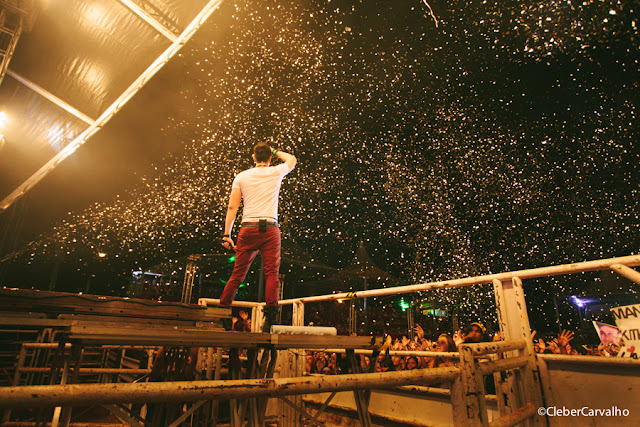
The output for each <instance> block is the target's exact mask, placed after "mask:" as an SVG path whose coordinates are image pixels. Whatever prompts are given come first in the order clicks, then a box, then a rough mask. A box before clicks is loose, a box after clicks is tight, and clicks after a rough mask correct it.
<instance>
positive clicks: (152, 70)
mask: <svg viewBox="0 0 640 427" xmlns="http://www.w3.org/2000/svg"><path fill="white" fill-rule="evenodd" d="M220 3H222V0H211V1H209V3H207V5H206V6H205V7H204V8H203V9H202V10H201V11H200V13H198V15H197V16H196V17H195V19H194V20H193V21H191V23H190V24H189V25H188V26H187V28H186V29H185V30H184V31H183V32H182V34H180V36H179V37H178V38H177V39H176V41H174V42H173V43H172V44H171V46H169V47H168V48H167V50H165V51H164V52H163V53H162V54H161V55H160V56H159V57H158V58H157V59H156V60H155V61H153V64H151V65H150V66H149V67H148V68H147V69H146V70H145V71H144V72H143V73H142V74H141V75H140V76H139V77H138V78H137V79H136V80H135V81H134V82H133V83H132V84H131V86H129V87H128V88H127V89H126V90H125V91H124V92H123V93H122V95H120V96H119V97H118V99H116V101H115V102H114V103H113V104H111V105H110V106H109V107H108V108H107V109H106V110H105V111H104V113H102V115H101V116H100V117H99V118H98V119H97V120H96V121H95V122H94V123H93V124H92V125H91V126H89V127H88V128H87V129H85V131H84V132H82V133H81V134H80V135H79V136H78V137H77V138H76V139H74V140H73V141H71V142H70V143H69V144H68V145H67V146H66V147H64V148H63V149H62V150H61V151H60V152H59V153H58V154H57V155H56V156H54V157H53V158H52V159H51V160H49V161H48V162H47V163H46V164H45V165H44V166H42V167H41V168H40V169H38V171H37V172H36V173H34V174H33V175H31V177H29V178H28V179H27V180H26V181H25V182H23V183H22V184H20V186H19V187H18V188H16V189H15V190H13V192H12V193H11V194H9V195H8V196H7V197H5V198H4V200H2V201H1V202H0V212H2V211H4V210H6V209H7V208H8V207H9V206H11V205H12V204H13V203H14V202H15V201H16V200H18V199H19V198H20V197H22V196H23V195H25V194H26V192H27V191H29V190H31V189H32V188H33V187H34V186H35V185H36V184H38V183H39V182H40V181H41V180H42V179H43V178H44V177H45V176H47V175H48V174H49V172H51V171H52V170H53V169H54V168H55V167H56V166H58V165H59V164H60V163H61V162H62V161H63V160H64V159H66V158H67V157H69V156H70V155H71V154H73V153H74V152H75V151H76V150H77V149H78V147H80V146H81V145H82V144H84V143H85V142H87V140H88V139H89V138H91V136H93V134H95V133H96V132H97V131H99V130H100V129H101V128H102V126H104V125H105V124H106V123H107V122H108V121H109V120H110V119H111V118H112V117H113V116H114V115H115V114H116V113H117V112H118V111H120V109H121V108H122V107H123V106H124V105H125V104H126V103H127V102H128V101H129V99H131V98H132V97H133V96H134V95H135V94H136V93H138V91H139V90H140V89H141V88H142V87H143V86H144V85H145V84H146V83H147V82H148V81H149V80H150V79H151V77H153V76H154V75H155V74H156V73H157V72H158V71H159V70H160V69H161V68H162V67H163V66H164V65H165V64H166V63H167V62H168V61H169V60H170V59H171V58H173V56H174V55H175V54H176V53H177V52H178V51H179V50H180V49H181V48H182V46H184V44H185V43H186V42H187V41H188V40H189V39H190V38H191V37H192V36H193V34H194V33H195V32H196V31H197V30H198V28H200V27H201V26H202V24H204V22H205V21H206V20H207V18H209V16H210V15H211V14H212V13H213V11H214V10H216V9H217V8H218V6H220Z"/></svg>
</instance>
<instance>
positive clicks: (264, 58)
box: [3, 0, 640, 327]
mask: <svg viewBox="0 0 640 427" xmlns="http://www.w3.org/2000/svg"><path fill="white" fill-rule="evenodd" d="M431 8H432V11H431ZM638 12H640V11H639V10H638V4H637V2H635V1H631V0H625V1H530V0H527V1H510V2H490V1H477V0H471V1H469V0H465V1H435V0H430V1H429V2H428V4H427V3H426V2H423V1H420V0H411V1H409V0H408V1H361V2H357V1H336V0H332V1H314V2H309V1H307V2H303V1H288V2H276V1H264V0H260V1H248V2H244V1H243V2H240V1H225V2H224V3H223V4H222V6H221V7H220V9H218V10H217V11H216V12H215V13H214V14H213V15H212V17H211V18H210V19H209V21H208V22H207V23H206V24H205V26H204V27H203V28H202V29H201V30H200V31H199V32H198V33H197V34H196V36H195V37H194V40H192V41H191V42H190V43H189V44H188V45H187V46H186V47H185V48H184V49H183V50H182V51H181V54H180V55H179V56H177V57H176V58H174V60H173V61H172V63H171V64H169V66H167V67H166V68H165V69H164V70H162V71H161V72H160V73H159V75H158V76H156V77H155V78H154V81H152V82H151V83H150V84H149V86H150V88H149V89H145V90H147V91H154V92H153V93H154V94H155V95H156V96H155V97H153V96H150V95H149V92H147V94H146V95H145V94H144V93H141V94H140V96H141V98H142V99H146V100H147V102H149V99H155V101H154V102H155V103H158V104H163V103H165V102H171V104H172V105H173V108H170V109H167V110H168V111H169V112H170V113H169V114H168V116H167V117H166V119H165V118H164V117H159V118H158V121H157V125H156V126H157V127H158V129H159V130H160V131H161V135H162V138H163V140H162V141H158V142H157V144H159V145H161V146H163V147H166V146H167V144H169V143H168V142H166V141H171V142H170V144H171V145H172V147H173V148H172V151H173V153H172V154H168V155H167V156H165V157H164V158H162V159H157V158H154V157H153V155H151V156H150V157H149V159H152V160H148V159H145V158H144V156H142V157H141V158H140V159H139V161H140V162H142V163H145V162H149V163H152V164H153V167H152V168H151V170H150V171H149V172H145V173H144V174H140V175H138V176H136V178H135V182H134V183H133V184H131V185H128V186H127V187H126V188H125V189H122V190H121V191H120V194H119V195H118V196H117V197H115V198H113V199H110V200H107V201H101V202H99V203H96V204H94V205H92V206H90V207H87V208H82V209H77V210H74V211H72V212H70V214H69V215H68V216H67V217H65V218H64V219H63V220H62V221H59V222H58V223H56V224H55V226H52V227H51V229H50V230H48V231H46V232H45V233H44V234H42V235H41V236H39V237H37V238H36V239H35V240H33V241H32V242H31V243H29V244H27V245H25V246H23V247H22V249H21V251H20V253H19V254H18V255H16V256H15V257H14V258H12V259H11V260H10V261H7V262H5V263H4V264H5V265H4V266H3V269H4V277H3V281H4V283H3V284H5V285H9V286H19V287H29V288H31V287H35V288H40V289H46V288H47V286H48V285H49V281H50V277H51V274H52V273H51V269H52V267H51V266H52V265H53V264H54V261H53V260H55V259H62V260H63V261H62V267H60V271H59V274H60V276H59V277H58V279H57V283H58V284H59V285H58V286H60V287H61V289H65V290H71V291H78V290H82V289H84V281H86V279H82V277H84V276H83V275H84V274H86V272H87V271H90V270H91V271H94V272H93V273H92V274H95V275H96V277H95V279H94V280H95V285H94V287H97V290H96V292H98V291H99V290H100V286H104V288H103V289H104V292H105V293H107V292H108V293H112V294H117V293H118V292H119V290H120V289H122V287H125V286H126V284H127V281H128V278H129V276H130V272H131V270H132V269H136V268H138V267H141V268H147V267H148V266H151V265H154V264H157V263H159V262H161V261H163V260H166V259H172V258H178V257H182V256H186V255H188V254H191V253H199V252H204V253H211V252H218V251H220V247H219V246H218V242H217V239H218V236H219V235H220V234H221V229H222V227H223V221H224V213H225V210H226V203H227V196H228V192H229V190H230V186H231V182H232V180H233V177H234V176H235V174H236V173H238V172H240V171H242V170H244V169H246V168H248V167H250V166H251V163H250V152H251V149H252V147H253V145H254V144H255V143H257V142H262V141H266V142H268V143H270V144H273V145H274V146H276V147H278V148H280V149H282V150H284V151H288V152H291V153H293V154H294V155H296V157H297V158H298V165H297V166H296V168H295V170H294V171H293V172H292V173H291V174H290V175H288V176H287V177H286V178H285V180H284V181H283V185H282V190H281V202H280V215H281V220H286V222H287V226H288V230H289V231H290V234H291V236H292V239H293V241H294V242H295V243H296V244H298V245H299V246H300V247H301V248H302V249H304V250H305V251H306V252H307V253H309V254H310V255H311V256H312V257H313V258H314V259H315V260H317V261H318V262H322V263H325V264H327V265H330V266H332V267H337V268H340V267H344V266H346V265H347V264H348V263H349V262H350V261H351V260H352V258H353V253H354V252H355V250H356V248H357V246H358V242H359V241H364V243H365V246H366V248H367V250H368V252H369V253H370V254H371V256H372V258H373V260H374V261H375V262H376V264H377V265H378V266H379V267H380V268H381V269H383V270H385V271H387V272H389V273H390V274H392V275H394V276H396V277H398V278H400V279H401V280H402V281H403V283H405V284H411V283H418V282H423V281H435V280H441V279H445V278H447V279H450V278H457V277H463V276H468V275H481V274H488V273H498V272H502V271H508V270H518V269H523V268H531V267H538V266H545V265H553V264H563V263H570V262H577V261H583V260H590V259H599V258H609V257H614V256H625V255H630V254H637V253H638V248H639V243H640V227H639V220H638V215H639V214H640V202H639V200H640V197H639V196H640V194H639V189H640V188H639V183H640V173H639V172H640V166H639V154H640V148H639V147H638V142H637V141H638V139H639V138H638V137H639V134H640V126H639V123H638V114H639V112H640V110H639V108H640V87H639V83H638V82H639V81H640V65H639V63H638V61H639V58H640V34H639V31H638V25H640V20H639V17H640V14H639V13H638ZM168 82H169V83H170V84H167V83H168ZM161 83H162V86H163V87H160V84H161ZM154 85H155V86H154ZM163 91H167V92H170V93H167V94H166V95H164V94H163ZM169 100H170V101H169ZM134 101H135V100H134ZM134 101H132V102H134ZM154 111H156V110H154ZM125 113H126V110H124V111H123V112H122V113H121V114H125ZM163 141H164V142H163ZM145 144H146V147H148V148H150V149H151V147H152V146H153V143H150V142H149V141H146V142H145ZM163 144H164V145H163ZM87 145H91V142H90V143H89V144H87ZM156 157H157V156H156ZM236 232H237V229H236ZM98 252H103V253H105V254H106V256H105V258H103V259H100V260H96V254H97V253H98ZM598 280H599V276H598V275H581V276H579V277H575V276H573V277H567V278H555V279H552V280H547V281H535V282H525V290H526V292H527V301H528V304H529V309H530V313H531V314H530V316H531V317H532V322H539V323H540V327H543V326H548V325H549V324H550V322H553V319H550V318H549V317H550V316H549V313H550V310H553V306H552V301H551V300H552V298H551V296H552V295H567V294H571V293H575V292H581V293H589V292H590V287H592V286H593V285H594V283H595V282H597V281H598ZM75 283H79V285H78V286H77V287H76V289H74V286H76V285H75ZM330 291H332V289H327V290H326V293H329V292H330ZM486 291H487V290H486V289H483V290H477V291H473V292H472V295H466V296H465V297H464V298H468V299H469V300H468V301H467V302H465V304H467V305H468V306H469V307H470V308H471V311H472V312H474V310H473V309H474V307H477V305H478V304H480V302H479V301H478V300H480V299H482V298H485V299H486V296H487V293H486ZM438 298H442V299H451V298H462V297H461V296H460V295H453V294H451V293H449V294H446V293H441V294H440V296H439V297H438ZM489 299H490V298H489ZM465 301H466V300H465ZM474 313H475V312H474ZM536 319H539V320H536ZM545 322H546V323H545Z"/></svg>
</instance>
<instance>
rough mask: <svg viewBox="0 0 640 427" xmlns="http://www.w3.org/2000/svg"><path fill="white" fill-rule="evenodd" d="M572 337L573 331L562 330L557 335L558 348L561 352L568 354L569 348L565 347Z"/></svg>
mask: <svg viewBox="0 0 640 427" xmlns="http://www.w3.org/2000/svg"><path fill="white" fill-rule="evenodd" d="M572 339H573V332H570V331H567V330H563V331H562V332H560V334H559V335H558V350H559V352H560V353H561V354H570V352H571V351H570V350H568V349H567V345H569V341H571V340H572Z"/></svg>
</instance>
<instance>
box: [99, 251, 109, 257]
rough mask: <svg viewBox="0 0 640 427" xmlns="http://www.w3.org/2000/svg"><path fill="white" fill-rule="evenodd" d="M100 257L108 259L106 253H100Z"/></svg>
mask: <svg viewBox="0 0 640 427" xmlns="http://www.w3.org/2000/svg"><path fill="white" fill-rule="evenodd" d="M98 256H99V257H100V258H104V257H106V256H107V254H105V253H104V252H98Z"/></svg>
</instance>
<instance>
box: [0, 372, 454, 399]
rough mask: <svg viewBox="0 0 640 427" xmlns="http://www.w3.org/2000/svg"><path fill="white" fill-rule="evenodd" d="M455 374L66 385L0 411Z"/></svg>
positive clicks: (23, 390)
mask: <svg viewBox="0 0 640 427" xmlns="http://www.w3.org/2000/svg"><path fill="white" fill-rule="evenodd" d="M459 373H460V369H458V368H434V369H416V370H413V371H401V372H380V373H373V374H348V375H327V376H322V377H297V378H277V379H253V380H229V381H177V382H163V383H134V384H122V383H114V384H70V385H52V386H23V387H2V388H0V407H3V408H37V407H51V406H82V405H86V404H87V403H96V402H100V403H123V402H126V403H143V402H170V401H176V400H179V401H182V402H192V401H200V400H220V399H224V400H227V399H241V398H258V397H268V396H286V395H292V394H308V393H321V392H325V391H334V390H335V391H343V390H358V389H369V388H383V389H384V388H393V387H398V386H402V385H409V384H423V385H425V384H439V383H443V382H447V381H451V380H453V379H454V378H455V377H457V376H458V375H459Z"/></svg>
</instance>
